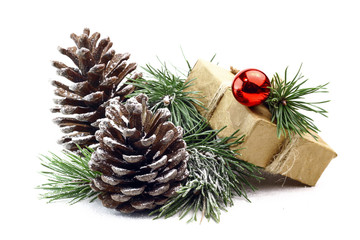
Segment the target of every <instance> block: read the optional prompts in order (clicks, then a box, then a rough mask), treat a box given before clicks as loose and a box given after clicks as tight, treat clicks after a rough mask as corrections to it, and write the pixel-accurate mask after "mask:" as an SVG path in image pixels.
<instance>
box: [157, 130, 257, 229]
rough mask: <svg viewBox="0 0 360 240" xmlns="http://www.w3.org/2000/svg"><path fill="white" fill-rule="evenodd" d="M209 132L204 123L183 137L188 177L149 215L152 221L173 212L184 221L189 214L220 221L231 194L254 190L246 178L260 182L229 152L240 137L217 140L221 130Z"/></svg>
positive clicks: (248, 166) (253, 169)
mask: <svg viewBox="0 0 360 240" xmlns="http://www.w3.org/2000/svg"><path fill="white" fill-rule="evenodd" d="M222 130H223V129H220V130H212V129H209V127H208V125H207V124H206V123H204V124H202V125H201V127H200V128H199V129H198V130H197V132H195V133H194V134H191V135H188V136H186V137H185V138H184V140H185V141H186V143H187V145H188V147H187V150H188V152H189V153H190V159H189V162H188V169H189V171H190V175H189V177H188V180H187V182H186V184H185V185H184V186H183V187H181V189H180V190H179V191H178V195H176V196H175V197H174V198H172V199H170V200H169V201H168V202H167V203H166V204H165V205H164V206H162V207H161V208H160V209H158V210H156V211H154V212H152V214H157V217H156V218H160V217H165V218H168V217H171V216H173V215H175V214H176V213H179V214H180V218H181V219H182V218H184V217H185V216H186V215H187V214H188V213H190V212H192V216H191V218H190V219H189V221H191V220H195V221H196V220H197V213H198V212H199V211H200V212H202V217H201V219H202V218H203V217H205V218H207V219H208V220H210V219H211V218H212V219H213V220H215V221H216V222H219V221H220V213H221V211H220V210H225V207H227V206H231V205H233V200H232V199H233V197H234V196H235V195H238V196H240V197H241V196H243V197H245V199H247V200H249V199H248V198H247V194H246V190H247V188H250V189H252V190H255V188H254V187H253V186H252V185H251V183H250V182H249V181H248V179H249V178H255V179H258V180H260V179H261V178H260V177H258V176H257V174H258V173H259V171H258V168H257V167H256V166H255V165H253V164H250V163H247V162H245V161H242V160H239V159H237V158H236V156H237V155H238V154H237V153H235V152H234V151H231V150H229V148H230V147H231V146H235V145H238V144H239V143H242V141H243V138H244V136H241V137H239V138H237V137H235V135H236V133H237V132H234V133H233V134H232V135H231V136H229V137H225V138H221V139H220V138H217V134H218V133H219V132H220V131H222Z"/></svg>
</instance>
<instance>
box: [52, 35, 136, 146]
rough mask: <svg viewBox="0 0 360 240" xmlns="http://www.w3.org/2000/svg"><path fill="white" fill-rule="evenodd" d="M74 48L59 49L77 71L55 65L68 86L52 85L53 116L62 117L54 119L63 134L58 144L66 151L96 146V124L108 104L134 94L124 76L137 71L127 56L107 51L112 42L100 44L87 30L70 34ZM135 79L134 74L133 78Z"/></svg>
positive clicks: (55, 82)
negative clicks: (69, 83) (62, 115)
mask: <svg viewBox="0 0 360 240" xmlns="http://www.w3.org/2000/svg"><path fill="white" fill-rule="evenodd" d="M70 37H71V38H72V39H73V40H74V42H75V44H76V46H74V47H70V48H67V49H64V48H61V47H59V51H60V53H62V54H64V55H66V56H68V57H69V58H70V59H71V60H72V61H73V62H74V64H75V65H76V67H75V68H74V67H68V66H67V65H65V64H64V63H62V62H58V61H54V62H53V65H54V66H55V67H56V68H58V74H59V75H60V76H63V77H65V78H67V79H68V80H70V82H72V83H71V85H69V86H68V85H66V84H64V83H62V82H59V81H53V82H52V84H53V85H54V86H55V87H56V90H55V94H56V95H57V96H59V98H58V99H55V100H54V101H55V103H56V104H57V106H56V107H54V108H53V109H52V112H56V113H58V112H60V113H62V114H64V115H69V116H64V117H57V118H55V119H54V122H55V123H56V124H58V125H59V126H60V128H61V130H62V132H64V133H66V134H67V135H65V136H64V137H63V138H62V139H60V140H59V143H60V144H63V145H64V147H65V148H66V149H68V150H72V151H74V150H77V147H76V144H78V145H80V146H81V147H85V146H91V145H92V144H94V143H96V140H95V136H94V134H95V132H96V130H97V129H98V126H97V124H96V121H97V120H98V119H99V118H103V117H104V116H105V107H106V106H107V104H108V100H109V99H112V98H115V97H117V98H119V100H120V101H122V100H124V98H125V96H126V95H128V94H129V93H131V92H133V90H134V87H133V86H132V85H127V84H125V82H126V80H127V78H126V77H127V76H128V75H129V74H130V73H131V72H133V71H134V70H135V69H136V64H135V63H130V64H128V63H127V60H128V59H129V57H130V54H129V53H124V54H119V53H117V54H116V53H115V51H114V50H110V48H111V46H112V42H111V41H110V39H109V38H105V39H102V40H100V41H99V43H98V40H99V38H100V34H99V33H97V32H95V33H93V34H92V35H91V36H90V30H89V29H87V28H85V29H84V32H83V34H81V35H80V36H77V35H76V34H74V33H73V34H71V35H70ZM132 77H133V78H135V77H136V74H135V75H133V76H132Z"/></svg>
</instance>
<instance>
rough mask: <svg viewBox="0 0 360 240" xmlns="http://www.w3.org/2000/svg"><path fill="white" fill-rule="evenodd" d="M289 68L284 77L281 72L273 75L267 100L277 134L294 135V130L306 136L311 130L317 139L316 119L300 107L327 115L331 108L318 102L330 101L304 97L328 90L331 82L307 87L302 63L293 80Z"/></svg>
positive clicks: (295, 132) (311, 133)
mask: <svg viewBox="0 0 360 240" xmlns="http://www.w3.org/2000/svg"><path fill="white" fill-rule="evenodd" d="M287 69H288V68H286V69H285V76H284V79H281V78H280V76H279V74H278V73H276V74H275V75H274V77H273V78H272V79H271V87H270V90H271V91H270V95H269V97H268V99H267V100H266V103H267V104H268V106H269V110H270V112H271V114H272V121H273V122H276V125H277V136H278V137H280V136H281V135H284V136H287V135H288V136H289V137H290V138H291V135H293V134H298V135H300V136H303V135H304V134H306V133H308V134H310V135H311V136H313V137H314V138H315V139H317V137H316V136H315V135H314V132H315V133H317V132H319V129H318V128H317V127H316V126H315V124H314V122H313V119H311V118H310V117H308V116H306V115H304V114H303V113H301V112H300V111H299V110H304V111H308V112H314V113H318V114H321V115H323V116H325V117H326V116H327V115H326V114H327V111H326V110H325V109H323V108H321V107H320V106H318V104H322V103H326V102H329V101H321V102H307V101H303V100H302V99H304V97H305V96H306V95H309V94H312V93H326V92H327V91H326V86H327V85H328V83H326V84H323V85H319V86H317V87H311V88H303V87H302V85H303V84H304V83H306V82H307V81H308V79H305V80H302V79H303V75H302V74H301V73H300V70H301V66H300V68H299V70H298V72H297V73H296V75H295V76H294V78H293V79H292V80H291V81H289V80H288V79H287Z"/></svg>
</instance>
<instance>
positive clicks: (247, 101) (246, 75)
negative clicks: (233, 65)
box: [232, 69, 270, 107]
mask: <svg viewBox="0 0 360 240" xmlns="http://www.w3.org/2000/svg"><path fill="white" fill-rule="evenodd" d="M269 86H270V81H269V78H268V77H267V76H266V75H265V73H263V72H262V71H260V70H257V69H246V70H242V71H240V72H238V73H237V74H236V75H235V78H234V81H233V84H232V92H233V94H234V97H235V99H236V100H237V101H238V102H239V103H241V104H243V105H245V106H248V107H252V106H256V105H259V104H260V103H262V102H264V101H265V99H266V98H267V97H268V96H269V94H270V89H269V88H268V87H269Z"/></svg>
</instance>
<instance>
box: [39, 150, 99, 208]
mask: <svg viewBox="0 0 360 240" xmlns="http://www.w3.org/2000/svg"><path fill="white" fill-rule="evenodd" d="M79 150H80V152H81V155H76V154H74V153H71V152H69V151H64V158H62V157H59V156H57V155H56V154H54V153H51V156H50V157H49V156H42V157H43V158H40V159H41V160H42V164H41V165H42V166H44V167H45V168H47V169H48V171H42V172H41V174H43V175H44V176H46V177H47V178H48V183H45V184H42V185H40V186H38V187H37V189H41V190H45V191H46V193H44V194H41V195H40V196H41V198H43V199H48V200H49V202H53V201H56V200H62V199H68V200H69V203H70V204H74V203H77V202H79V201H81V200H84V199H87V198H90V202H92V201H94V200H95V199H96V197H97V195H98V193H96V192H94V191H93V190H92V189H91V187H90V184H89V183H90V182H91V179H93V178H95V177H97V176H98V175H99V174H100V173H98V172H94V171H92V170H91V169H90V168H89V166H88V162H89V160H90V158H91V153H92V152H93V150H92V149H90V148H89V149H85V148H84V149H81V148H80V147H79Z"/></svg>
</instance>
